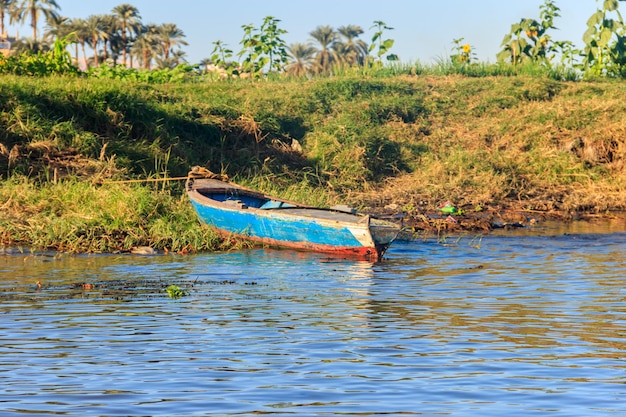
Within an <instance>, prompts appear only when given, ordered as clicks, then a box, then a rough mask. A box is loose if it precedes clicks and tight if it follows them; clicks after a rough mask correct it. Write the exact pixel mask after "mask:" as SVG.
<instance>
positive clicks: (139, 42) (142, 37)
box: [130, 24, 159, 69]
mask: <svg viewBox="0 0 626 417" xmlns="http://www.w3.org/2000/svg"><path fill="white" fill-rule="evenodd" d="M158 49H159V43H158V27H157V26H156V25H155V24H149V25H147V26H142V27H141V29H140V31H139V33H138V35H137V39H135V42H134V43H133V46H132V47H131V49H130V52H131V58H132V57H133V56H135V57H137V58H138V59H140V60H141V67H142V68H144V69H150V67H151V66H152V59H154V58H155V57H156V55H157V52H158Z"/></svg>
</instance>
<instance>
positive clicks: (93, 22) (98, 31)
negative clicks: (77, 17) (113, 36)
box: [85, 15, 108, 66]
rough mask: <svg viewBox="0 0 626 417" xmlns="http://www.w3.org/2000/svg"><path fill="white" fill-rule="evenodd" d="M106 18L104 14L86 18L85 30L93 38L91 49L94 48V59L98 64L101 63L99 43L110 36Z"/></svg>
mask: <svg viewBox="0 0 626 417" xmlns="http://www.w3.org/2000/svg"><path fill="white" fill-rule="evenodd" d="M104 23H105V19H104V16H102V15H91V16H89V17H88V18H87V20H86V25H85V30H86V31H87V33H88V34H89V37H90V40H91V49H93V60H94V64H95V65H96V66H98V65H100V61H99V59H98V44H99V43H100V41H101V40H104V39H106V38H107V37H108V34H107V32H106V31H105V28H104Z"/></svg>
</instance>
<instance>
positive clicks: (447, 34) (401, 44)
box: [9, 0, 598, 64]
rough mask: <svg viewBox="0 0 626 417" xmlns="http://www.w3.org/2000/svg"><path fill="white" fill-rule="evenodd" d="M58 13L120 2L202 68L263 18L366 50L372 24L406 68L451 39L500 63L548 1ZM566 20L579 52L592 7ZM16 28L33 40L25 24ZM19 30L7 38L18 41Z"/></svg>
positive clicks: (582, 2)
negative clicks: (174, 34) (331, 31)
mask: <svg viewBox="0 0 626 417" xmlns="http://www.w3.org/2000/svg"><path fill="white" fill-rule="evenodd" d="M57 3H58V4H59V6H60V7H61V11H60V14H61V15H62V16H66V17H70V18H73V17H87V16H89V15H91V14H101V13H110V12H111V10H112V9H113V8H114V7H115V6H117V5H119V4H122V3H129V4H132V5H134V6H135V7H137V8H138V9H139V13H140V15H141V19H142V22H143V23H144V24H147V23H156V24H161V23H175V24H176V25H177V26H178V27H179V28H180V29H181V30H182V31H183V32H184V33H185V35H186V38H185V40H186V41H187V42H188V43H189V45H188V46H185V47H183V50H184V51H185V52H186V53H187V61H188V62H190V63H197V62H199V61H200V60H201V59H203V58H207V57H209V56H210V53H211V51H212V49H213V44H212V43H213V42H214V41H217V40H220V41H222V42H224V43H225V44H227V46H228V47H229V48H230V49H232V50H233V51H235V52H238V51H239V50H240V49H241V48H240V45H239V42H240V40H241V38H242V37H243V30H242V29H241V26H242V25H245V24H250V23H251V24H253V25H255V26H256V27H258V26H260V24H261V23H262V21H263V18H264V17H266V16H274V17H276V18H278V19H280V20H281V22H280V23H279V27H280V28H282V29H285V30H287V32H288V33H286V34H285V35H284V36H283V39H284V40H285V41H286V42H287V43H288V44H289V43H292V42H306V41H308V40H310V36H309V33H310V32H311V31H312V30H314V29H315V28H316V27H317V26H320V25H330V26H332V27H335V28H336V27H338V26H342V25H349V24H354V25H359V26H361V27H362V28H363V29H364V30H365V34H364V35H362V36H361V38H362V39H363V40H365V41H366V42H368V43H369V41H370V39H371V36H372V34H373V30H370V27H371V26H372V24H373V22H374V21H375V20H382V21H384V22H385V23H386V24H387V25H388V26H391V27H393V28H394V30H392V31H389V32H388V36H387V37H389V38H392V39H394V40H395V45H394V47H393V49H392V52H393V53H395V54H397V55H398V56H399V57H400V59H401V60H402V61H403V62H415V61H419V62H421V63H423V64H428V63H434V62H437V61H438V60H440V59H441V58H444V57H447V56H449V55H450V53H451V51H452V49H453V47H454V45H453V40H454V39H457V38H464V43H470V44H471V45H472V47H473V48H474V52H475V53H476V55H477V57H478V59H479V60H480V61H482V62H495V61H496V54H497V53H498V51H499V50H500V43H501V42H502V38H503V37H504V35H505V34H507V33H509V31H510V28H511V24H513V23H517V22H518V21H519V20H520V19H521V18H523V17H527V18H535V19H538V18H539V7H540V6H541V5H542V4H543V3H544V0H428V1H426V0H379V1H372V0H313V1H311V0H308V1H302V0H220V1H211V0H174V1H165V0H57ZM555 3H556V5H557V6H558V7H559V8H560V9H561V12H560V13H561V17H559V18H558V19H557V20H556V22H555V24H556V26H557V27H558V28H559V30H558V31H554V32H553V33H552V37H553V39H554V40H570V41H572V42H574V43H575V44H576V45H578V46H579V47H580V46H582V36H583V33H584V32H585V30H586V22H587V19H588V18H589V17H590V16H591V15H592V14H593V13H594V12H595V11H596V9H597V8H598V3H597V2H596V1H594V0H556V1H555ZM17 29H19V31H20V33H21V34H23V35H26V36H30V27H29V26H28V23H27V24H26V25H24V26H22V27H21V28H17ZM15 30H16V28H15V27H11V28H9V34H10V35H13V34H15Z"/></svg>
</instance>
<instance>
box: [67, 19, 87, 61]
mask: <svg viewBox="0 0 626 417" xmlns="http://www.w3.org/2000/svg"><path fill="white" fill-rule="evenodd" d="M70 27H71V28H72V31H73V32H74V33H75V34H76V42H77V44H76V61H78V45H80V48H81V51H82V52H83V60H84V61H85V67H87V66H88V65H87V51H86V50H85V45H86V44H87V43H89V42H90V40H91V36H90V34H89V31H88V29H87V21H86V20H85V19H82V18H75V19H72V20H70ZM79 67H80V65H79Z"/></svg>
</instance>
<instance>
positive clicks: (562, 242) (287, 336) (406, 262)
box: [0, 228, 626, 416]
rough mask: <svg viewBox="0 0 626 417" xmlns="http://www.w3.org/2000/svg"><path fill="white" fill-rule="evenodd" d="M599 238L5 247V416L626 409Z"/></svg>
mask: <svg viewBox="0 0 626 417" xmlns="http://www.w3.org/2000/svg"><path fill="white" fill-rule="evenodd" d="M591 232H592V231H589V230H587V231H585V232H584V233H582V232H580V231H575V230H573V229H571V228H570V229H568V230H567V231H562V230H558V231H554V230H553V231H552V232H542V233H535V234H531V235H529V234H526V233H513V232H512V233H510V234H493V235H489V236H485V237H483V238H482V239H481V240H480V241H479V244H477V241H476V240H475V239H471V238H467V237H466V238H461V239H460V240H459V239H454V241H453V240H452V239H449V240H448V241H447V242H445V243H442V242H437V241H432V240H425V241H416V242H398V243H396V244H394V245H393V246H392V248H391V249H390V250H389V252H388V258H387V259H386V260H385V261H384V262H382V263H377V264H371V263H368V262H353V261H346V260H331V259H328V258H326V257H324V256H320V255H315V254H304V253H297V252H289V251H272V250H251V251H244V252H236V253H224V254H206V255H197V256H188V257H179V256H162V257H133V256H121V255H109V256H77V257H67V256H57V257H54V256H26V255H10V256H0V314H1V317H2V320H1V321H0V363H1V364H2V366H1V367H0V412H5V413H8V414H15V413H18V412H21V413H26V414H29V415H37V414H41V415H44V414H65V415H70V416H88V415H253V414H270V415H319V416H328V415H380V414H382V413H389V414H400V413H402V414H408V415H435V414H436V415H453V416H466V415H479V416H502V415H524V416H532V415H537V416H538V415H545V414H546V413H549V414H551V415H555V416H560V415H563V416H564V415H567V416H589V415H594V416H617V415H623V414H624V413H626V385H625V384H626V377H625V376H624V375H626V373H625V370H626V365H625V363H624V355H626V352H625V351H626V320H625V318H626V289H624V285H623V277H624V275H625V273H626V267H625V265H624V261H623V259H624V255H625V254H626V253H625V252H626V250H625V249H624V242H625V240H626V239H625V238H626V234H624V233H623V230H621V231H612V233H609V231H605V230H601V231H599V232H597V233H593V234H591ZM38 281H39V282H40V284H41V288H38V286H37V284H36V283H37V282H38ZM84 284H92V285H93V286H92V287H89V286H87V287H86V286H85V285H84ZM171 284H175V285H179V286H180V287H181V288H184V289H186V290H188V291H189V295H188V296H185V297H182V298H179V299H170V298H169V297H168V296H167V293H166V292H165V288H166V287H167V286H168V285H171Z"/></svg>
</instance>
